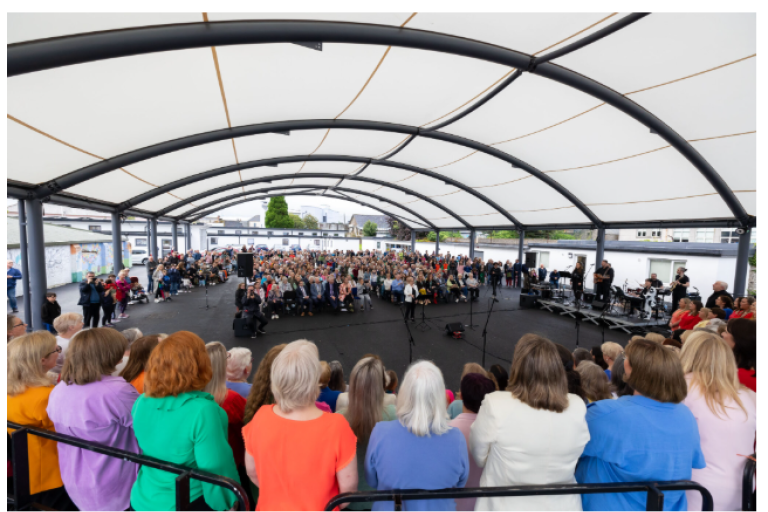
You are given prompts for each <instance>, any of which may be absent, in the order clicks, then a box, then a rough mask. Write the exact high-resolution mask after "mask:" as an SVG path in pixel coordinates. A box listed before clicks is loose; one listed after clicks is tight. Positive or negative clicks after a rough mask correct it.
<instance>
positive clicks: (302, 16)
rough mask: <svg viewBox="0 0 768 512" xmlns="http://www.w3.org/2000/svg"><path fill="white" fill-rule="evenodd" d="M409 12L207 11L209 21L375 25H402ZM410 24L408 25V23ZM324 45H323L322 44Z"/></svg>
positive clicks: (409, 14)
mask: <svg viewBox="0 0 768 512" xmlns="http://www.w3.org/2000/svg"><path fill="white" fill-rule="evenodd" d="M410 16H411V13H409V12H403V13H375V14H374V13H364V12H363V13H361V12H355V13H346V12H340V13H328V12H321V13H317V12H307V13H303V12H291V13H282V12H258V13H252V12H250V13H233V12H226V13H219V12H209V13H208V19H209V20H210V21H237V20H319V21H343V22H347V23H373V24H376V25H394V26H398V27H399V26H400V25H402V24H403V23H404V22H405V21H406V20H407V19H408V18H409V17H410ZM409 26H410V25H409ZM323 46H325V45H323Z"/></svg>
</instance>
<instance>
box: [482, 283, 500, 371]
mask: <svg viewBox="0 0 768 512" xmlns="http://www.w3.org/2000/svg"><path fill="white" fill-rule="evenodd" d="M497 302H499V299H497V298H493V299H491V307H490V308H488V316H487V317H486V318H485V326H484V327H483V334H482V336H483V368H485V347H486V345H487V343H488V322H490V320H491V313H493V305H494V304H495V303H497Z"/></svg>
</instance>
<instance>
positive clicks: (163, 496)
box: [131, 331, 240, 510]
mask: <svg viewBox="0 0 768 512" xmlns="http://www.w3.org/2000/svg"><path fill="white" fill-rule="evenodd" d="M211 376H212V369H211V360H210V358H209V357H208V353H207V352H206V350H205V343H203V340H201V339H200V338H199V337H198V336H197V335H196V334H193V333H191V332H188V331H180V332H177V333H174V334H172V335H170V336H168V337H167V338H166V339H164V340H163V341H162V342H161V343H160V344H159V345H157V347H155V348H154V350H152V354H151V355H150V356H149V361H147V367H146V377H145V380H144V394H143V395H141V396H140V397H139V399H138V400H136V403H135V404H134V406H133V410H132V414H133V429H134V432H135V434H136V440H137V441H138V442H139V448H141V451H142V453H143V454H144V455H149V456H150V457H155V458H157V459H160V460H165V461H169V462H173V463H175V464H182V465H184V466H191V467H196V468H199V469H201V470H203V471H207V472H209V473H213V474H216V475H222V476H226V477H229V478H231V479H233V480H235V481H236V482H239V481H240V479H239V478H238V475H237V468H236V466H235V459H234V457H233V456H232V450H231V448H230V447H229V443H228V442H227V413H226V412H224V409H222V408H221V407H219V405H218V404H217V403H216V401H215V400H214V397H213V396H212V395H211V394H210V393H206V392H205V391H204V390H205V387H206V385H207V384H208V382H209V381H210V380H211ZM175 481H176V475H174V474H172V473H168V472H167V471H161V470H159V469H153V468H150V467H148V466H142V467H141V469H139V476H138V478H137V479H136V483H135V484H134V485H133V489H132V490H131V506H132V507H133V509H134V510H174V509H175V506H176V490H175V489H176V486H175ZM189 499H190V507H189V508H190V510H229V509H230V508H232V506H233V505H234V503H235V499H236V498H235V495H234V494H232V492H231V491H228V490H226V489H224V488H222V487H219V486H216V485H211V484H205V483H202V482H200V481H199V480H194V479H192V480H190V484H189Z"/></svg>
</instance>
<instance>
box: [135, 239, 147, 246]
mask: <svg viewBox="0 0 768 512" xmlns="http://www.w3.org/2000/svg"><path fill="white" fill-rule="evenodd" d="M135 245H136V247H146V246H147V239H146V238H137V239H136V244H135Z"/></svg>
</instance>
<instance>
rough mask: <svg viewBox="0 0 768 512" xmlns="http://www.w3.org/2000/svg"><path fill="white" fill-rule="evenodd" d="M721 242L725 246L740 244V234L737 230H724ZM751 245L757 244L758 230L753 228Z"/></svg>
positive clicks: (721, 233)
mask: <svg viewBox="0 0 768 512" xmlns="http://www.w3.org/2000/svg"><path fill="white" fill-rule="evenodd" d="M720 242H721V243H724V244H737V243H739V234H738V233H737V232H736V230H735V229H734V230H730V229H729V230H723V231H721V232H720ZM749 243H751V244H756V243H757V228H752V232H751V234H750V236H749Z"/></svg>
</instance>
